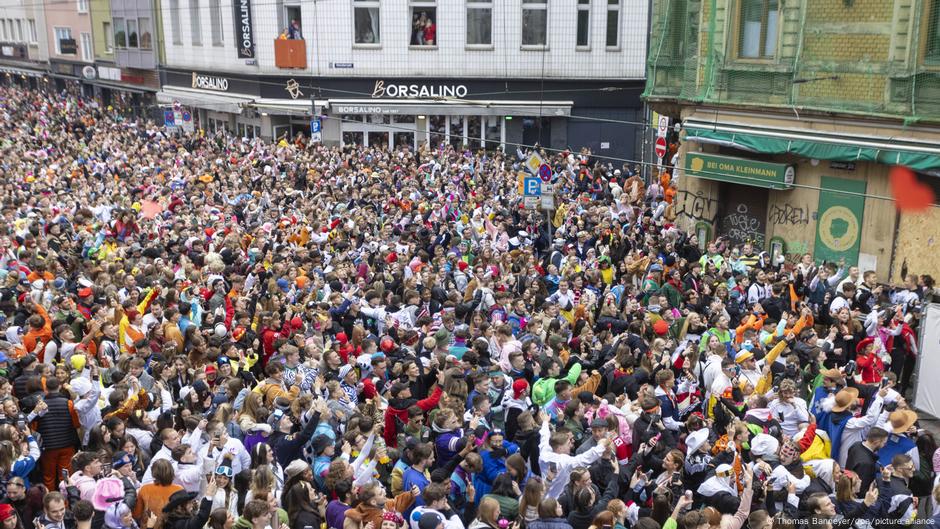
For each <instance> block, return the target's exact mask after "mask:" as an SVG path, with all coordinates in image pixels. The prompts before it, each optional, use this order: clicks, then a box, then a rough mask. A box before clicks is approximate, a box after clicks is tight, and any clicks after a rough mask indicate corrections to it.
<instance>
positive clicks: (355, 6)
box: [350, 0, 382, 49]
mask: <svg viewBox="0 0 940 529" xmlns="http://www.w3.org/2000/svg"><path fill="white" fill-rule="evenodd" d="M350 6H351V7H352V23H353V28H352V29H353V47H354V48H367V49H376V48H381V47H382V2H381V1H380V0H353V1H352V2H350ZM359 9H365V10H367V11H368V10H371V9H376V10H377V12H378V15H377V16H378V19H379V32H378V35H376V36H375V42H359V41H358V40H357V38H358V35H359V31H358V28H357V26H356V22H357V20H358V19H357V18H356V11H357V10H359Z"/></svg>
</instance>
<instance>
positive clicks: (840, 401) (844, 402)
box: [832, 388, 858, 412]
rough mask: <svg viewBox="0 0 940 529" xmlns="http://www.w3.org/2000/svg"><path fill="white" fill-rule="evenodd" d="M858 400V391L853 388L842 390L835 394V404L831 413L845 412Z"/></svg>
mask: <svg viewBox="0 0 940 529" xmlns="http://www.w3.org/2000/svg"><path fill="white" fill-rule="evenodd" d="M857 400H858V390H857V389H855V388H842V389H840V390H839V392H838V393H836V403H835V405H834V406H833V407H832V411H836V412H838V411H845V410H846V409H847V408H848V407H849V406H851V405H852V403H853V402H855V401H857Z"/></svg>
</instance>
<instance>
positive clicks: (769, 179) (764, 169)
mask: <svg viewBox="0 0 940 529" xmlns="http://www.w3.org/2000/svg"><path fill="white" fill-rule="evenodd" d="M685 170H686V174H688V175H689V176H694V177H696V178H704V179H706V180H718V181H720V182H729V183H732V184H740V185H746V186H754V187H766V188H768V189H776V190H785V189H790V188H792V187H793V176H794V170H793V167H792V166H790V165H787V164H782V163H770V162H761V161H757V160H748V159H745V158H734V157H731V156H720V155H717V154H707V153H702V152H687V153H686V154H685Z"/></svg>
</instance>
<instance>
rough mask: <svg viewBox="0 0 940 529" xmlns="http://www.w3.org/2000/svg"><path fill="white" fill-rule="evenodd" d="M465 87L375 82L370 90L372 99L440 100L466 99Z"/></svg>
mask: <svg viewBox="0 0 940 529" xmlns="http://www.w3.org/2000/svg"><path fill="white" fill-rule="evenodd" d="M466 95H467V86H466V85H462V84H460V85H423V84H422V85H419V84H388V85H386V84H385V81H382V80H379V81H376V82H375V87H374V88H373V89H372V97H374V98H379V97H394V98H421V99H435V98H437V99H440V98H446V97H451V98H453V97H457V98H461V97H466Z"/></svg>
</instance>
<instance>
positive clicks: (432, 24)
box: [410, 0, 437, 47]
mask: <svg viewBox="0 0 940 529" xmlns="http://www.w3.org/2000/svg"><path fill="white" fill-rule="evenodd" d="M410 44H411V45H412V46H426V47H437V2H436V1H428V0H412V1H411V41H410Z"/></svg>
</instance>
